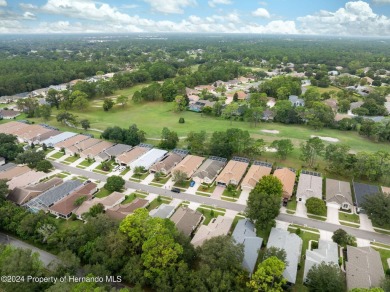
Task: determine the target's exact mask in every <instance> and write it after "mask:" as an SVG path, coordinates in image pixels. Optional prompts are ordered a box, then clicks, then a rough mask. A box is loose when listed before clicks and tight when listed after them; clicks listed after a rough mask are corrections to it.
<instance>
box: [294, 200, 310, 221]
mask: <svg viewBox="0 0 390 292" xmlns="http://www.w3.org/2000/svg"><path fill="white" fill-rule="evenodd" d="M295 216H298V217H304V218H307V209H306V206H305V203H304V202H297V210H296V211H295Z"/></svg>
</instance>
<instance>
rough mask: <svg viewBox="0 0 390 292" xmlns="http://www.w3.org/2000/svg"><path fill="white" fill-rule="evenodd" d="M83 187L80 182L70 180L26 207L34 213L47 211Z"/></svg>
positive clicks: (35, 199)
mask: <svg viewBox="0 0 390 292" xmlns="http://www.w3.org/2000/svg"><path fill="white" fill-rule="evenodd" d="M82 185H83V182H82V181H79V180H68V181H66V182H64V183H62V184H60V185H59V186H56V187H54V188H52V189H50V190H48V191H46V192H44V193H42V194H40V195H39V196H37V197H35V198H33V199H32V200H30V201H29V202H27V203H26V204H25V205H24V206H25V207H27V208H29V209H30V210H31V211H33V212H38V211H39V210H47V209H48V208H49V207H51V206H52V205H54V204H55V203H57V202H58V201H60V200H62V199H63V198H65V197H67V196H69V195H70V194H71V193H72V192H73V191H74V190H76V189H78V188H79V187H80V186H82Z"/></svg>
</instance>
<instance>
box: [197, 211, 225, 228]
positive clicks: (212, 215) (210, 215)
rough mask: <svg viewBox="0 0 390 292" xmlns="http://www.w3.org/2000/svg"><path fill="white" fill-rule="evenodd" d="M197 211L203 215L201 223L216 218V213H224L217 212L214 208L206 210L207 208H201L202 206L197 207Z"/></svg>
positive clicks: (204, 223) (207, 222) (205, 223)
mask: <svg viewBox="0 0 390 292" xmlns="http://www.w3.org/2000/svg"><path fill="white" fill-rule="evenodd" d="M197 211H199V212H201V213H202V214H203V216H204V217H205V219H204V220H203V223H202V224H203V225H207V224H209V222H210V221H211V219H213V218H217V217H218V215H223V214H224V213H222V212H218V211H216V210H207V209H203V208H198V209H197Z"/></svg>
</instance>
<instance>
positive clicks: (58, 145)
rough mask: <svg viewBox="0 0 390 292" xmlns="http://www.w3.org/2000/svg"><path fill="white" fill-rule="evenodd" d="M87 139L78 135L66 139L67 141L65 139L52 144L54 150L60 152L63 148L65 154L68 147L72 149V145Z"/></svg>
mask: <svg viewBox="0 0 390 292" xmlns="http://www.w3.org/2000/svg"><path fill="white" fill-rule="evenodd" d="M87 139H89V137H88V136H86V135H80V134H78V135H76V136H73V137H71V138H68V139H66V140H64V141H61V142H58V143H55V144H54V149H56V150H61V149H62V148H64V149H65V152H66V150H67V149H69V148H70V147H72V146H73V145H75V144H77V143H80V142H81V141H84V140H87Z"/></svg>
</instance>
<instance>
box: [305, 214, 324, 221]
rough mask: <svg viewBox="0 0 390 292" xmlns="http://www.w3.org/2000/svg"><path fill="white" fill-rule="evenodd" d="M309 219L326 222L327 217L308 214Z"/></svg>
mask: <svg viewBox="0 0 390 292" xmlns="http://www.w3.org/2000/svg"><path fill="white" fill-rule="evenodd" d="M307 217H309V218H310V219H315V220H320V221H326V217H322V216H317V215H313V214H307Z"/></svg>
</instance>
